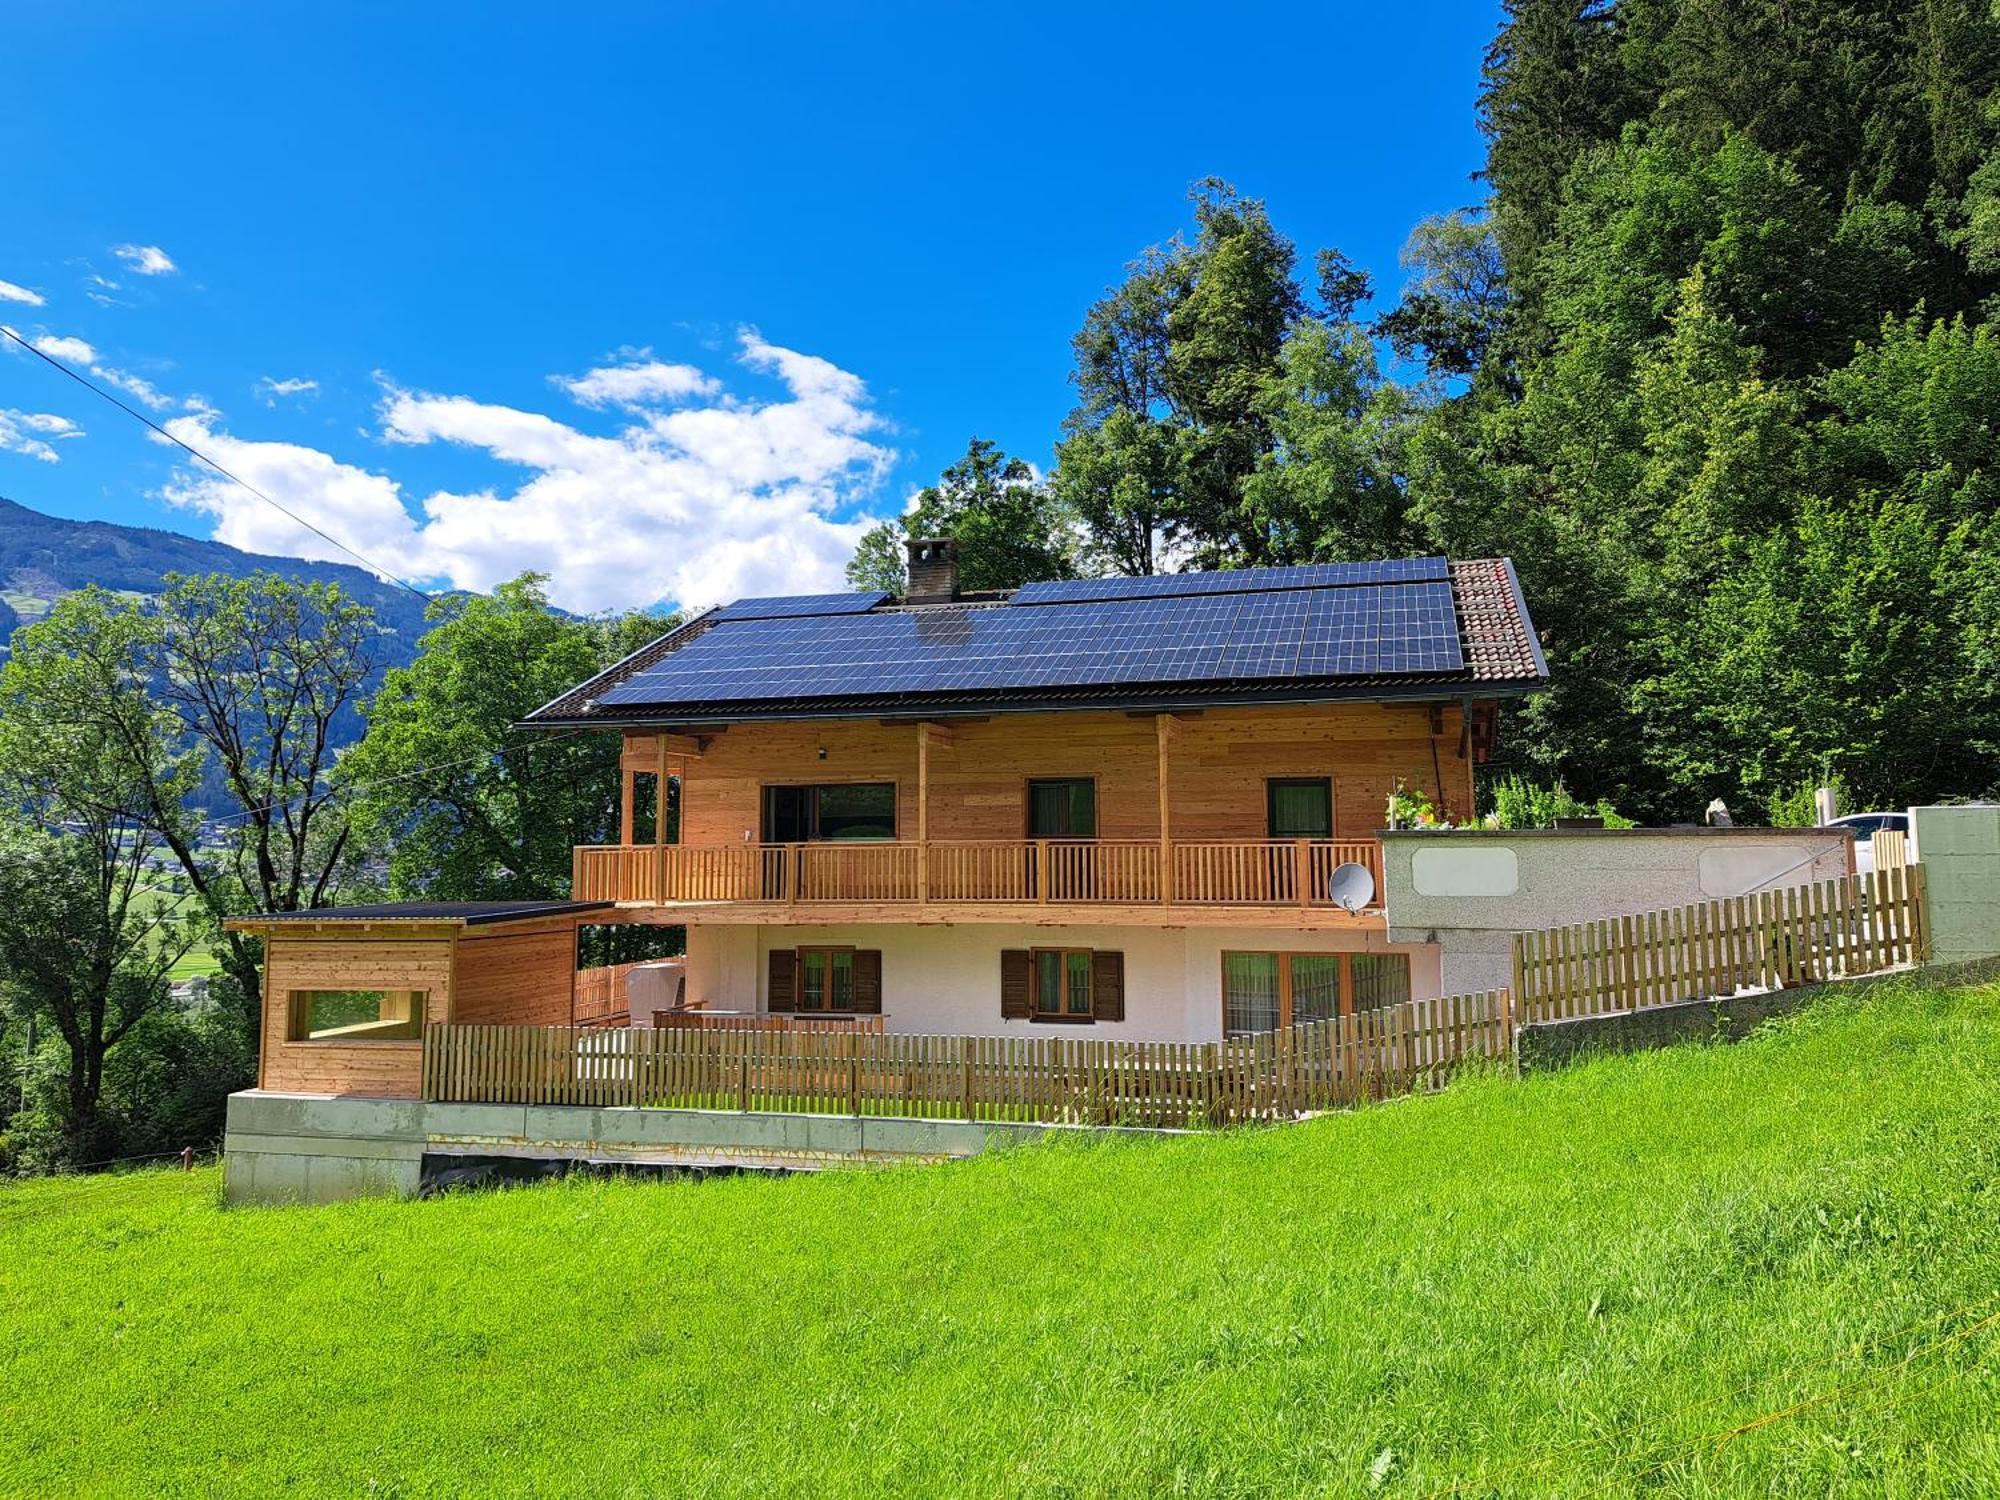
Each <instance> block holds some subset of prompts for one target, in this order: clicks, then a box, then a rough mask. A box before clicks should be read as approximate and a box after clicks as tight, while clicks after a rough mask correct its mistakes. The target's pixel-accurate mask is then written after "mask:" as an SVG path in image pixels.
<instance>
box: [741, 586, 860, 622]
mask: <svg viewBox="0 0 2000 1500" xmlns="http://www.w3.org/2000/svg"><path fill="white" fill-rule="evenodd" d="M888 597H889V596H888V595H887V594H883V593H873V594H785V595H781V596H779V597H778V598H775V599H738V600H737V601H736V602H735V603H734V604H725V605H723V606H722V608H721V609H718V610H717V611H716V612H715V613H714V614H713V615H711V616H709V618H710V619H712V620H782V619H789V618H791V617H792V616H794V615H858V614H863V613H865V612H866V611H868V610H871V609H873V608H874V607H875V606H876V605H878V604H880V603H881V602H882V601H883V600H884V599H886V598H888Z"/></svg>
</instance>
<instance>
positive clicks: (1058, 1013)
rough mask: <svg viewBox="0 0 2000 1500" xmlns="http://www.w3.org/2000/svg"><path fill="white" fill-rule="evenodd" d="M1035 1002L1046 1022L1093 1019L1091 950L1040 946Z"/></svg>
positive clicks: (1035, 1008)
mask: <svg viewBox="0 0 2000 1500" xmlns="http://www.w3.org/2000/svg"><path fill="white" fill-rule="evenodd" d="M1034 974H1035V979H1034V994H1033V1003H1034V1010H1035V1015H1036V1017H1037V1018H1038V1019H1040V1020H1044V1021H1053V1020H1083V1021H1087V1020H1089V1019H1090V1018H1091V1014H1092V1011H1091V1003H1090V950H1089V949H1087V948H1037V949H1036V950H1035V969H1034Z"/></svg>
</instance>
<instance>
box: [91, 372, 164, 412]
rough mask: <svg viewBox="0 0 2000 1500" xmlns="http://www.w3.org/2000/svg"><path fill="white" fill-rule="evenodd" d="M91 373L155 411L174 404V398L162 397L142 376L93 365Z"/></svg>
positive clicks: (155, 387)
mask: <svg viewBox="0 0 2000 1500" xmlns="http://www.w3.org/2000/svg"><path fill="white" fill-rule="evenodd" d="M90 373H91V374H93V375H95V376H96V377H97V378H98V379H99V380H101V381H103V382H104V383H105V384H106V385H109V386H116V387H117V388H118V389H119V390H121V391H123V392H124V393H125V394H126V395H128V396H130V397H132V398H133V399H134V400H137V401H140V402H143V403H144V404H145V405H147V406H150V407H152V408H153V410H154V411H165V410H166V409H167V408H168V407H170V406H172V405H173V404H174V398H173V397H171V396H167V395H162V394H161V392H160V390H159V388H158V387H157V386H155V385H154V384H153V382H152V381H150V380H147V379H146V378H145V377H144V376H141V375H130V374H127V373H126V372H125V371H123V370H112V369H108V368H106V367H105V366H103V365H92V366H91V367H90Z"/></svg>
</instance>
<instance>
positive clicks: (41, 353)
mask: <svg viewBox="0 0 2000 1500" xmlns="http://www.w3.org/2000/svg"><path fill="white" fill-rule="evenodd" d="M0 334H5V335H6V336H7V337H8V338H10V339H12V340H13V341H14V342H15V343H17V344H19V345H20V346H21V347H22V348H23V349H25V350H27V351H28V352H29V353H30V354H32V355H34V356H35V358H36V359H39V360H41V361H42V362H43V363H44V364H47V365H52V366H54V367H55V368H56V369H57V370H59V371H61V372H62V373H63V374H65V375H67V376H68V377H69V378H70V379H71V380H74V381H75V382H76V383H77V384H78V385H80V386H82V387H83V388H84V389H85V390H87V391H89V392H90V393H91V394H92V395H94V396H98V397H101V398H103V399H104V400H106V401H109V402H110V403H111V404H112V405H113V406H115V407H117V408H118V409H119V410H120V411H122V412H124V413H125V415H126V416H128V417H131V418H132V419H133V420H134V421H138V422H143V423H145V424H146V426H148V427H150V428H151V429H152V430H153V431H154V432H156V433H158V434H159V435H160V436H161V437H163V438H165V439H166V440H167V441H168V442H170V443H172V444H173V445H174V446H175V447H176V448H180V449H182V450H183V451H185V452H186V453H187V454H188V455H189V456H191V457H193V458H195V459H198V460H199V461H200V462H202V463H205V464H207V465H208V466H209V467H210V468H211V469H213V470H215V472H216V473H218V474H220V475H221V476H222V477H223V478H224V479H227V480H228V481H229V482H230V483H231V484H236V485H241V486H242V487H243V488H244V489H246V490H248V491H249V492H250V493H251V494H253V495H255V496H256V497H257V498H258V499H259V500H262V501H263V502H264V503H265V504H266V505H268V506H270V507H271V509H273V510H275V511H276V512H278V514H279V515H281V516H284V517H285V518H286V519H287V520H290V521H292V522H294V523H296V524H297V525H300V526H303V527H305V529H306V530H307V531H310V532H311V533H312V534H313V535H314V536H316V537H318V538H319V539H320V540H321V541H324V542H327V543H329V544H330V545H332V546H335V547H338V548H339V549H340V550H341V551H342V552H345V553H346V554H347V555H348V556H349V557H351V558H353V559H354V560H355V561H356V562H358V563H360V564H361V565H362V566H363V567H364V568H366V569H368V571H369V572H371V573H375V574H378V575H380V576H381V577H383V578H385V579H387V580H388V581H389V582H390V583H393V584H395V585H396V587H398V588H400V589H405V590H407V591H408V592H410V593H412V594H414V595H416V596H417V598H419V599H422V600H423V601H424V602H425V603H426V604H428V603H429V602H430V600H431V596H430V595H429V594H427V593H425V592H424V591H423V590H422V589H420V588H418V587H417V586H416V585H415V584H414V583H409V582H407V581H405V580H404V579H402V578H399V577H398V576H397V575H396V574H394V573H392V572H391V571H390V570H389V569H387V568H385V567H383V566H382V565H381V564H380V563H378V562H375V561H373V560H371V559H369V558H366V557H363V556H362V555H361V554H360V553H359V552H356V551H355V550H354V549H353V548H352V547H350V546H348V545H347V543H345V542H343V541H341V540H340V538H339V537H336V536H329V535H328V534H327V533H326V532H324V531H322V530H320V529H319V527H317V526H315V525H313V523H312V522H310V521H308V520H307V519H306V518H305V517H304V516H302V515H300V514H299V513H298V512H297V511H293V510H288V509H286V508H285V507H284V506H282V505H280V504H279V503H278V502H277V501H275V500H273V499H272V498H271V497H270V496H269V495H267V494H265V493H264V492H263V491H262V490H260V489H258V488H257V486H256V485H254V484H252V483H251V482H250V481H249V480H247V479H245V478H243V477H242V476H241V475H239V474H232V473H231V472H230V471H229V470H227V469H225V468H224V467H223V466H222V465H221V464H219V463H217V462H216V461H215V460H214V459H212V458H210V457H209V456H208V455H207V454H206V453H203V452H202V451H201V450H200V449H199V448H196V447H194V446H193V445H192V444H189V443H185V442H183V441H181V439H179V438H177V437H175V436H174V435H173V434H172V433H171V432H169V431H167V429H166V428H164V427H162V426H161V425H160V424H159V423H158V422H155V421H154V420H153V419H152V418H151V417H149V416H147V415H146V414H145V413H144V412H142V411H140V410H139V409H138V408H136V407H133V406H128V405H127V404H126V403H125V402H123V401H120V400H119V399H118V398H117V397H116V396H114V395H112V394H111V392H109V391H107V390H106V389H104V387H103V386H101V385H98V384H97V383H96V382H95V381H93V380H90V379H87V378H86V377H84V376H82V375H79V374H78V373H77V372H76V371H75V370H72V369H71V368H70V367H69V366H68V365H66V364H64V363H63V362H62V361H61V360H59V359H57V358H56V357H55V356H54V355H53V354H50V353H48V352H46V351H45V350H41V349H37V348H36V347H35V346H34V345H33V344H31V343H29V342H28V341H27V340H26V339H24V338H22V337H21V335H20V334H18V333H16V332H15V331H14V330H13V329H11V328H9V327H8V326H7V325H6V324H4V323H0Z"/></svg>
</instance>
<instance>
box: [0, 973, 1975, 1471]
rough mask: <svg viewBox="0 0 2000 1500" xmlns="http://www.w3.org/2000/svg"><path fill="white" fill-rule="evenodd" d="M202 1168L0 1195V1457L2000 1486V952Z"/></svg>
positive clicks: (88, 1467) (43, 1461)
mask: <svg viewBox="0 0 2000 1500" xmlns="http://www.w3.org/2000/svg"><path fill="white" fill-rule="evenodd" d="M218 1186H219V1184H218V1179H217V1176H216V1174H215V1173H214V1172H213V1171H209V1172H201V1173H197V1174H194V1175H193V1176H187V1175H183V1174H179V1173H175V1172H148V1173H143V1174H139V1175H134V1176H129V1177H122V1178H99V1179H91V1180H82V1181H74V1182H42V1183H33V1184H26V1185H21V1186H17V1187H14V1188H11V1189H7V1190H4V1191H0V1328H4V1329H5V1330H6V1336H5V1337H4V1338H0V1486H4V1487H5V1488H6V1489H8V1490H10V1491H13V1492H19V1493H61V1494H79V1493H118V1494H142V1493H161V1492H181V1493H213V1492H231V1491H234V1492H245V1493H255V1494H269V1493H273V1492H276V1491H280V1490H292V1491H296V1492H300V1493H312V1494H321V1493H336V1494H361V1493H369V1494H388V1495H445V1494H481V1495H487V1494H540V1495H547V1494H560V1493H575V1494H631V1495H640V1494H661V1495H667V1494H686V1493H695V1492H704V1491H711V1492H730V1493H744V1494H758V1495H768V1494H788V1495H821V1494H860V1493H879V1492H889V1493H899V1494H911V1495H931V1494H938V1493H956V1494H977V1495H987V1494H996V1493H1052V1494H1065V1495H1095V1494H1164V1493H1182V1494H1195V1495H1206V1494H1218V1495H1252V1494H1256V1495H1292V1494H1300V1493H1311V1494H1330V1495H1347V1494H1368V1493H1371V1492H1372V1493H1381V1494H1387V1495H1395V1496H1429V1495H1439V1494H1453V1495H1461V1496H1513V1495H1544V1494H1552V1495H1574V1496H1582V1495H1595V1494H1637V1493H1646V1494H1665V1495H1688V1496H1695V1495H1712V1494H1731V1495H1735V1494H1741V1495H1759V1496H1770V1495H1780V1496H1814V1497H1818V1496H1826V1495H1854V1496H1881V1495H1892V1496H1893V1495H1952V1496H1960V1495H1962V1496H1975V1495H1988V1494H1993V1493H1995V1492H1996V1490H2000V1372H1997V1371H2000V1321H1983V1320H1988V1319H1996V1318H2000V988H1985V989H1968V990H1956V991H1953V990H1941V989H1932V990H1924V989H1919V988H1916V987H1914V986H1908V987H1904V988H1888V989H1884V990H1879V991H1876V992H1875V993H1874V994H1873V995H1871V996H1869V997H1868V998H1867V999H1866V1000H1865V1002H1861V1001H1852V1002H1850V1001H1841V1002H1827V1003H1825V1004H1823V1005H1822V1006H1820V1007H1819V1008H1817V1009H1816V1010H1814V1011H1812V1012H1809V1013H1807V1014H1806V1015H1804V1016H1802V1017H1800V1018H1798V1019H1796V1020H1794V1021H1792V1022H1789V1023H1785V1024H1782V1025H1779V1026H1776V1027H1774V1028H1771V1029H1770V1030H1769V1031H1768V1032H1767V1033H1766V1034H1764V1035H1761V1036H1760V1037H1758V1038H1757V1039H1755V1040H1753V1041H1751V1042H1749V1043H1746V1044H1744V1045H1742V1046H1739V1047H1733V1048H1714V1049H1709V1048H1685V1049H1680V1050H1677V1051H1673V1052H1664V1053H1654V1054H1650V1055H1646V1056H1640V1057H1632V1058H1623V1059H1610V1060H1605V1061H1601V1062H1596V1063H1592V1064H1590V1065H1588V1066H1584V1067H1580V1068H1576V1069H1574V1070H1571V1071H1568V1072H1565V1073H1561V1074H1556V1075H1550V1076H1545V1077H1539V1078H1534V1079H1531V1080H1528V1081H1525V1082H1516V1081H1512V1080H1508V1079H1502V1078H1498V1077H1492V1078H1485V1079H1478V1080H1473V1081H1469V1082H1463V1083H1461V1084H1460V1085H1458V1086H1456V1087H1454V1088H1452V1089H1451V1090H1450V1091H1448V1092H1447V1093H1445V1094H1443V1095H1440V1096H1436V1097H1432V1098H1427V1099H1420V1100H1414V1101H1409V1102H1405V1103H1400V1104H1393V1105H1388V1106H1384V1107H1380V1108H1376V1109H1372V1110H1367V1111H1364V1112H1362V1113H1359V1114H1355V1115H1349V1116H1343V1117H1337V1118H1328V1119H1323V1120H1319V1121H1317V1122H1313V1123H1309V1124H1304V1125H1299V1126H1293V1127H1285V1128H1274V1129H1267V1130H1256V1131H1244V1132H1239V1133H1234V1134H1222V1135H1214V1136H1205V1137H1192V1138H1183V1139H1176V1140H1171V1141H1161V1142H1143V1141H1117V1142H1105V1141H1087V1140H1086V1141H1079V1142H1078V1143H1076V1144H1075V1145H1072V1146H1054V1147H1037V1148H1029V1149H1022V1150H1018V1151H1014V1152H1010V1153H1006V1154H1001V1155H996V1156H992V1157H987V1158H984V1159H981V1160H976V1161H971V1162H965V1163H960V1164H956V1165H952V1166H946V1167H936V1168H911V1167H905V1168H897V1169H891V1170H882V1171H867V1172H864V1171H853V1172H841V1173H832V1174H826V1175H822V1176H818V1177H799V1178H792V1179H787V1180H779V1181H760V1180H752V1179H747V1178H741V1179H730V1180H716V1181H710V1182H705V1183H680V1184H644V1183H609V1184H607V1183H596V1184H566V1185H560V1186H552V1187H540V1188H532V1189H526V1190H521V1191H514V1192H507V1193H486V1194H477V1195H464V1196H457V1197H452V1198H447V1199H443V1200H438V1201H433V1202H424V1203H395V1202H370V1203H361V1204H352V1205H346V1206H342V1207H336V1208H317V1209H244V1210H235V1211H224V1210H222V1209H221V1208H219V1207H218V1206H217V1197H218ZM1793 1407H1798V1408H1799V1409H1798V1410H1796V1411H1794V1412H1793V1413H1792V1414H1791V1415H1788V1416H1780V1417H1778V1418H1777V1419H1775V1420H1771V1421H1768V1422H1765V1423H1763V1425H1758V1426H1749V1424H1752V1423H1756V1422H1758V1421H1759V1419H1760V1418H1762V1417H1765V1416H1767V1415H1769V1414H1773V1413H1783V1412H1785V1411H1786V1409H1787V1408H1793ZM1746 1427H1747V1428H1748V1430H1737V1429H1744V1428H1746ZM1732 1431H1734V1432H1735V1435H1733V1436H1731V1435H1730V1434H1731V1433H1732Z"/></svg>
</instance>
